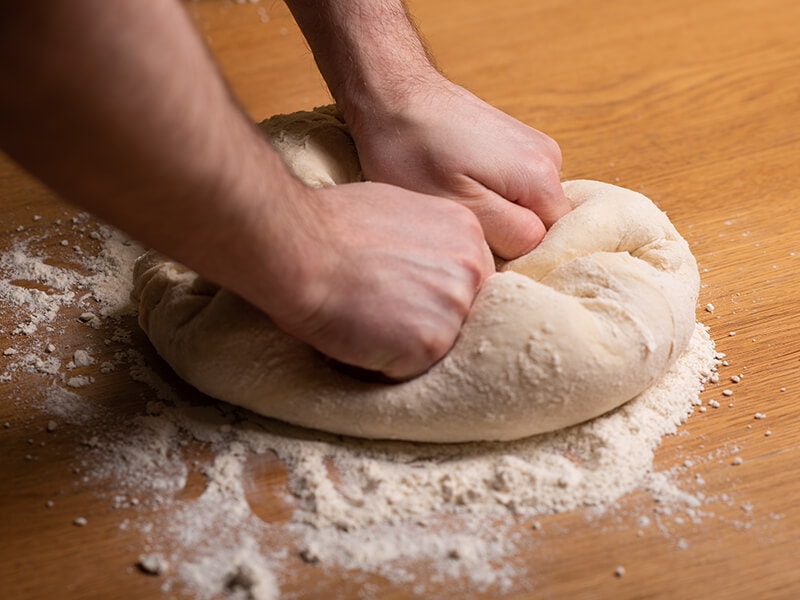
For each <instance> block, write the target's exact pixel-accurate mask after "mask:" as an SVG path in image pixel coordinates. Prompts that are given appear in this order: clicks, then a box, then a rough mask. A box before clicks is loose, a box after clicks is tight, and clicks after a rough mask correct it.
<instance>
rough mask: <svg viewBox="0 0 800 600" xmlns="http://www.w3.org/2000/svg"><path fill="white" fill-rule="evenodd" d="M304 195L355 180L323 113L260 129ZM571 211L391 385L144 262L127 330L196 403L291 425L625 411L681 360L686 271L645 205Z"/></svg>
mask: <svg viewBox="0 0 800 600" xmlns="http://www.w3.org/2000/svg"><path fill="white" fill-rule="evenodd" d="M261 125H262V127H263V130H264V132H265V134H266V135H267V136H268V137H269V139H270V140H271V141H272V143H273V145H274V146H275V148H276V149H277V150H278V151H279V152H280V153H281V154H282V156H283V157H284V159H285V160H286V161H287V163H288V164H289V165H290V167H292V168H293V169H294V171H295V173H296V174H297V175H298V177H300V178H301V179H303V180H304V181H306V182H307V183H308V184H309V185H314V186H321V185H334V184H338V183H343V182H347V181H357V180H360V179H361V173H360V167H359V163H358V156H357V154H356V151H355V147H354V145H353V143H352V140H351V139H350V137H349V135H348V134H347V131H346V128H345V127H344V125H343V123H342V122H341V121H340V119H339V118H338V117H337V113H336V112H335V110H333V109H331V108H323V109H317V110H315V111H309V112H302V113H295V114H293V115H280V116H276V117H273V118H271V119H268V120H267V121H265V122H264V123H262V124H261ZM563 186H564V191H565V193H566V195H567V197H568V198H569V199H570V201H571V203H572V205H573V206H574V210H573V211H572V212H571V213H569V214H567V215H566V216H564V217H563V218H562V219H560V220H559V221H558V222H557V223H556V224H555V225H554V226H553V227H552V228H551V229H550V231H549V232H548V233H547V235H546V237H545V239H544V241H543V242H542V243H541V244H540V245H539V246H538V247H537V248H536V249H534V250H533V251H532V252H530V253H529V254H528V255H526V256H523V257H521V258H519V259H516V260H513V261H510V262H507V263H505V264H503V265H501V267H500V270H499V272H498V273H496V274H494V275H492V276H491V277H489V279H488V280H487V281H486V282H485V284H484V285H483V287H482V288H481V290H480V292H479V294H478V296H477V298H476V300H475V303H474V305H473V307H472V310H471V311H470V314H469V315H468V317H467V319H466V321H465V323H464V326H463V329H462V331H461V334H460V336H459V338H458V340H457V341H456V344H455V346H454V347H453V348H452V350H451V351H450V353H449V354H448V355H447V356H446V357H445V358H444V359H442V360H441V361H440V362H439V363H437V364H436V365H434V366H433V367H432V368H431V369H430V370H429V371H428V372H427V373H425V374H423V375H421V376H419V377H417V378H415V379H413V380H410V381H406V382H402V383H384V382H376V381H366V380H364V379H360V378H357V377H355V376H353V375H352V374H351V373H352V372H349V371H348V370H347V369H342V368H341V367H340V366H337V365H336V364H335V363H334V362H333V361H331V360H330V359H327V358H326V357H324V356H322V355H321V354H319V353H318V352H317V351H315V350H314V349H313V348H311V347H310V346H308V345H306V344H304V343H302V342H300V341H298V340H296V339H294V338H292V337H290V336H288V335H286V334H285V333H283V332H282V331H281V330H279V329H278V328H277V327H275V325H274V324H273V323H272V321H271V320H270V319H269V318H268V317H267V316H265V315H263V314H262V313H260V312H258V311H257V310H255V309H254V308H253V307H251V306H250V305H249V304H247V303H246V302H244V301H243V300H241V299H240V298H238V297H237V296H235V295H234V294H232V293H230V292H228V291H226V290H224V289H219V288H217V287H216V286H212V285H209V284H208V283H206V282H204V281H203V280H202V279H200V278H199V277H198V276H197V275H196V274H195V273H193V272H192V271H189V270H188V269H186V268H184V267H183V266H181V265H179V264H178V263H175V262H173V261H171V260H169V259H167V258H165V257H163V256H161V255H159V254H157V253H154V252H148V253H147V254H145V255H144V256H142V257H141V258H140V259H139V261H138V262H137V265H136V268H135V272H134V292H133V294H134V298H135V299H136V301H137V302H138V305H139V323H140V325H141V327H142V329H143V330H144V331H145V333H146V334H147V336H148V337H149V338H150V340H151V342H152V343H153V345H154V347H155V348H156V350H157V351H158V353H159V354H160V355H161V356H162V357H163V358H164V359H165V360H166V361H167V362H168V363H169V364H170V365H171V366H172V368H173V369H174V370H175V372H176V373H177V374H178V375H179V376H180V377H182V378H183V379H185V380H186V381H187V382H189V383H190V384H192V385H193V386H195V387H196V388H197V389H199V390H200V391H202V392H204V393H206V394H208V395H209V396H212V397H214V398H218V399H221V400H225V401H227V402H230V403H232V404H236V405H239V406H243V407H245V408H248V409H250V410H252V411H254V412H257V413H259V414H262V415H265V416H268V417H273V418H276V419H280V420H282V421H286V422H289V423H293V424H295V425H300V426H304V427H310V428H315V429H321V430H325V431H329V432H333V433H339V434H344V435H352V436H359V437H366V438H386V439H403V440H412V441H421V442H467V441H480V440H512V439H517V438H522V437H527V436H531V435H535V434H539V433H543V432H548V431H553V430H556V429H561V428H563V427H568V426H571V425H575V424H577V423H580V422H583V421H586V420H588V419H591V418H594V417H596V416H599V415H601V414H603V413H605V412H607V411H609V410H611V409H613V408H616V407H618V406H620V405H621V404H623V403H625V402H627V401H628V400H631V399H632V398H634V397H635V396H636V395H638V394H639V393H641V392H642V391H644V390H645V389H646V388H647V387H648V386H650V385H651V384H652V383H653V382H655V381H656V380H657V379H658V378H659V377H660V376H661V375H662V374H664V373H665V372H666V371H667V370H668V369H669V368H670V366H672V364H673V363H674V362H675V360H676V359H677V358H678V356H679V355H680V354H681V353H682V352H683V351H684V350H685V349H686V348H687V346H688V344H689V340H690V338H691V335H692V332H693V331H694V324H695V316H694V315H695V304H696V302H697V294H698V289H699V276H698V272H697V266H696V263H695V260H694V257H693V256H692V254H691V252H690V250H689V247H688V245H687V243H686V242H685V241H684V240H683V239H682V238H681V237H680V235H679V234H678V232H677V231H676V230H675V228H674V227H673V226H672V224H671V223H670V221H669V219H668V218H667V217H666V215H665V214H664V213H662V212H661V211H660V210H659V209H658V208H657V207H656V206H655V205H654V204H653V203H652V202H651V201H650V200H648V199H647V198H646V197H645V196H643V195H641V194H639V193H636V192H633V191H631V190H627V189H624V188H620V187H617V186H614V185H610V184H606V183H601V182H597V181H585V180H584V181H568V182H566V183H564V184H563Z"/></svg>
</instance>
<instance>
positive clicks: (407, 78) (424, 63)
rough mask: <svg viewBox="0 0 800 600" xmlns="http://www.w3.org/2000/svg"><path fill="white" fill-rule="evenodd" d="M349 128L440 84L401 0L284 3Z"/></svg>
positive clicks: (393, 108) (338, 0)
mask: <svg viewBox="0 0 800 600" xmlns="http://www.w3.org/2000/svg"><path fill="white" fill-rule="evenodd" d="M286 4H287V5H288V6H289V9H290V10H291V11H292V14H293V15H294V17H295V20H296V21H297V23H298V25H299V26H300V28H301V29H302V31H303V34H304V35H305V37H306V40H307V41H308V43H309V46H310V47H311V50H312V52H313V53H314V58H315V59H316V61H317V65H318V66H319V69H320V72H321V73H322V75H323V77H324V78H325V81H326V82H327V83H328V87H329V88H330V90H331V93H332V94H333V96H334V98H335V100H336V102H337V104H339V107H340V108H341V109H342V110H343V112H344V114H345V118H347V119H348V122H350V124H351V126H353V123H352V121H354V120H357V117H358V115H359V113H360V112H361V111H363V110H365V109H367V108H369V110H396V109H397V107H398V106H401V105H402V103H403V99H404V98H405V97H406V95H407V94H408V93H409V92H410V91H412V90H414V89H415V88H416V87H418V86H420V85H424V84H425V83H427V82H429V81H431V80H438V79H440V77H441V76H440V75H439V73H438V72H437V71H436V68H435V67H434V65H433V62H432V60H431V57H430V56H429V54H428V52H427V50H426V48H425V45H424V43H423V41H422V39H421V38H420V35H419V33H418V32H417V29H416V27H415V25H414V23H413V21H412V20H411V18H410V17H409V15H408V13H407V11H406V8H405V4H404V2H403V0H286Z"/></svg>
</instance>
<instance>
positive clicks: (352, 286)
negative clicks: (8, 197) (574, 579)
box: [0, 0, 492, 377]
mask: <svg viewBox="0 0 800 600" xmlns="http://www.w3.org/2000/svg"><path fill="white" fill-rule="evenodd" d="M142 4H143V1H142V0H114V1H113V2H108V1H106V0H30V1H28V2H12V1H4V0H0V90H2V93H0V144H2V146H3V149H4V150H5V151H7V152H8V153H9V154H10V155H11V156H12V157H13V158H15V159H16V160H17V161H18V162H20V163H21V164H22V165H23V166H25V167H26V168H27V169H28V170H30V171H31V172H32V173H33V174H35V175H36V176H38V177H39V178H40V179H42V180H43V181H44V182H45V183H47V184H48V185H50V186H51V187H52V188H53V189H54V190H56V191H57V192H58V193H60V194H61V195H62V196H63V197H64V198H66V199H67V200H70V201H72V202H75V203H76V204H79V205H81V206H82V207H84V208H86V209H88V210H90V211H92V212H94V213H95V214H97V215H99V216H101V217H103V218H105V219H106V220H108V221H109V222H111V223H112V224H115V225H117V226H118V227H120V228H122V229H125V230H126V231H128V232H129V233H130V234H132V235H133V236H135V237H137V238H139V239H141V240H142V241H143V242H145V243H147V244H149V245H152V246H153V247H155V248H157V249H159V250H161V251H162V252H164V253H166V254H168V255H170V256H172V257H173V258H175V259H177V260H180V261H182V262H184V263H185V264H187V265H188V266H190V267H191V268H193V269H195V270H196V271H198V272H199V273H201V274H202V275H204V276H205V277H207V278H209V279H211V280H213V281H216V282H217V283H219V284H221V285H223V286H225V287H227V288H229V289H231V290H233V291H235V292H237V293H238V294H240V295H241V296H242V297H244V298H245V299H247V300H248V301H250V302H251V303H253V304H254V305H255V306H257V307H259V308H260V309H262V310H263V311H265V312H266V313H267V314H269V315H270V316H271V317H272V318H273V319H274V320H275V321H276V323H277V324H278V325H280V326H281V327H283V328H284V329H286V330H287V331H289V332H290V333H293V334H294V335H296V336H298V337H300V338H301V339H303V340H305V341H307V342H308V343H310V344H312V345H313V346H315V347H316V348H318V349H319V350H321V351H322V352H325V353H327V354H329V355H331V356H333V357H334V358H338V359H339V360H342V361H344V362H348V363H351V364H355V365H357V366H361V367H365V368H371V369H378V370H382V371H384V372H385V373H387V374H389V375H391V376H395V377H406V376H410V375H413V374H415V373H418V372H420V371H422V370H424V369H426V368H427V367H428V366H430V365H431V364H432V363H433V362H434V361H435V360H436V359H438V358H439V357H441V356H442V355H443V354H444V353H445V352H446V351H447V350H448V349H449V348H450V346H451V345H452V344H453V341H454V340H455V338H456V336H457V334H458V331H459V328H460V325H461V322H462V320H463V318H464V316H465V315H466V312H467V310H468V309H469V306H470V304H471V302H472V299H473V297H474V295H475V293H476V290H477V288H478V286H479V285H480V283H481V281H482V280H483V279H484V278H485V277H486V276H487V275H488V273H489V272H490V271H491V270H492V265H491V261H490V259H489V257H487V256H486V254H485V249H484V246H483V242H482V237H481V234H480V228H479V225H478V223H477V221H476V220H475V219H474V217H472V215H471V214H470V213H469V212H468V211H466V210H464V209H462V208H461V207H459V206H458V205H456V204H455V203H452V202H448V201H446V200H442V199H437V198H430V197H427V196H423V195H421V194H416V193H412V192H407V191H404V190H401V189H399V188H395V187H393V186H389V185H383V184H372V183H365V184H353V185H350V186H340V187H336V188H330V189H325V190H311V189H308V188H306V187H305V186H303V185H302V184H300V183H299V182H298V181H297V180H296V179H294V178H293V177H292V176H291V175H290V174H289V172H288V170H287V169H286V168H285V166H284V165H283V163H282V162H281V161H280V159H279V158H278V157H277V155H276V154H275V153H274V151H273V150H272V149H271V147H270V146H269V144H268V143H267V142H266V141H265V140H264V139H263V138H262V137H261V136H260V134H258V133H257V131H256V129H255V127H254V126H253V125H252V124H251V123H250V121H249V119H248V118H247V117H246V115H245V114H244V113H243V111H242V110H241V109H240V108H239V106H238V105H237V103H236V102H235V101H234V100H233V98H232V96H231V93H230V91H229V90H228V88H227V86H226V85H225V83H224V81H223V79H222V77H221V76H220V75H219V73H218V72H217V69H216V67H215V65H214V64H213V62H212V60H211V58H210V57H209V55H208V52H207V50H206V48H205V46H204V45H203V43H202V41H201V40H200V38H199V36H198V35H197V33H196V32H195V31H194V29H193V28H192V26H191V24H190V22H189V19H188V17H187V15H186V14H185V12H184V11H183V9H182V8H181V6H180V5H179V3H178V2H176V1H174V0H150V1H149V2H146V3H145V4H146V7H144V8H143V6H142ZM376 307H380V311H378V310H377V309H376Z"/></svg>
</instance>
